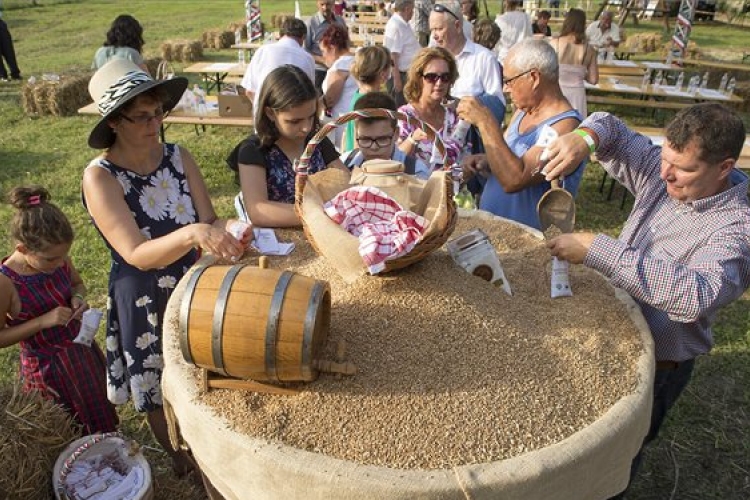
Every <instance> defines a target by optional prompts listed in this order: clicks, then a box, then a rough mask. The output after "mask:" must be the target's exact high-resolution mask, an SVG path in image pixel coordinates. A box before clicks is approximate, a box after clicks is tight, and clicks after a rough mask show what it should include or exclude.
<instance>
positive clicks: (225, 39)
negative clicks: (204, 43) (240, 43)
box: [216, 31, 234, 49]
mask: <svg viewBox="0 0 750 500" xmlns="http://www.w3.org/2000/svg"><path fill="white" fill-rule="evenodd" d="M233 43H234V31H222V32H221V33H220V34H219V35H218V43H217V45H218V47H216V48H217V49H228V48H230V47H231V46H232V44H233Z"/></svg>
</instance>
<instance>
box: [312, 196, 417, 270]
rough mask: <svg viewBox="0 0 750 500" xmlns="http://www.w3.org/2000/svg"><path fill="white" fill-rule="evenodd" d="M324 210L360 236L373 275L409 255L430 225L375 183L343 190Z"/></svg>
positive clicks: (363, 252)
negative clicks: (393, 261) (372, 185)
mask: <svg viewBox="0 0 750 500" xmlns="http://www.w3.org/2000/svg"><path fill="white" fill-rule="evenodd" d="M323 209H324V210H325V212H326V214H328V216H329V217H330V218H331V219H333V221H334V222H336V223H337V224H339V225H340V226H341V227H343V228H344V229H345V230H346V231H347V232H348V233H350V234H352V235H354V236H356V237H358V238H359V254H360V255H361V256H362V259H364V261H365V264H367V269H368V271H369V272H370V274H377V273H379V272H380V271H382V270H383V269H384V268H385V262H386V261H388V260H393V259H396V258H398V257H401V256H403V255H406V254H408V253H409V252H410V251H411V249H412V248H414V246H415V245H416V244H417V242H418V241H419V239H420V238H421V237H422V234H424V232H425V229H427V226H429V224H430V221H428V220H427V219H425V218H424V217H422V216H421V215H419V214H416V213H414V212H410V211H408V210H404V209H403V208H402V207H401V205H399V204H398V203H397V202H396V200H394V199H393V198H391V197H389V196H388V195H387V194H386V193H384V192H383V191H381V190H380V189H378V188H376V187H371V186H356V187H351V188H349V189H347V190H346V191H342V192H340V193H339V194H337V195H336V196H335V197H334V198H333V199H332V200H331V201H329V202H327V203H326V204H325V205H323Z"/></svg>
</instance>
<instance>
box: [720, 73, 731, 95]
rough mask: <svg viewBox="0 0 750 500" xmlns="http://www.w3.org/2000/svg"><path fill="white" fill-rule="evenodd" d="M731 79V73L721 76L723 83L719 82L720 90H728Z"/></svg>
mask: <svg viewBox="0 0 750 500" xmlns="http://www.w3.org/2000/svg"><path fill="white" fill-rule="evenodd" d="M728 81H729V73H724V75H723V76H722V77H721V83H719V92H724V91H725V90H727V82H728Z"/></svg>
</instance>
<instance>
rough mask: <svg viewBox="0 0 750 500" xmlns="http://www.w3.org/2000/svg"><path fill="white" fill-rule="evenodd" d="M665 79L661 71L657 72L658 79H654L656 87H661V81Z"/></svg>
mask: <svg viewBox="0 0 750 500" xmlns="http://www.w3.org/2000/svg"><path fill="white" fill-rule="evenodd" d="M663 79H664V73H663V72H662V71H661V70H659V71H657V72H656V78H654V87H659V86H661V81H662V80H663Z"/></svg>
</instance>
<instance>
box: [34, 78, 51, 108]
mask: <svg viewBox="0 0 750 500" xmlns="http://www.w3.org/2000/svg"><path fill="white" fill-rule="evenodd" d="M51 86H52V83H50V82H44V81H42V82H37V83H36V84H35V85H34V89H33V94H34V103H35V107H36V112H37V113H38V114H40V115H48V114H49V103H48V102H47V95H48V94H49V90H50V87H51Z"/></svg>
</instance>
